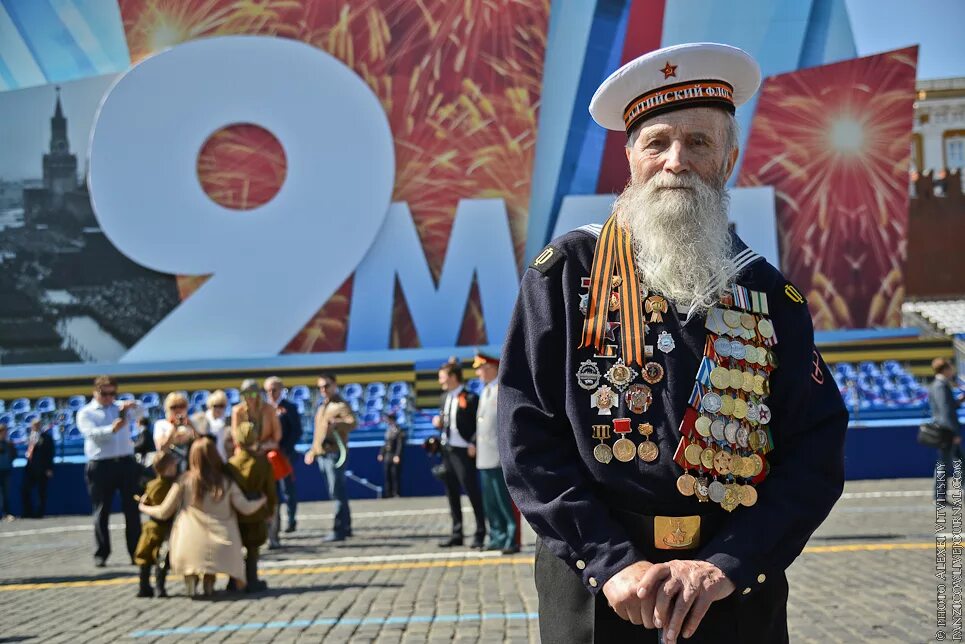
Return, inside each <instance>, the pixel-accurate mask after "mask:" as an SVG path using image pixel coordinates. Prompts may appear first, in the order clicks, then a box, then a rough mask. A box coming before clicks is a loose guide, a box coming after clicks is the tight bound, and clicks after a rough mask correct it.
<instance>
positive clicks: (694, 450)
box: [684, 443, 703, 465]
mask: <svg viewBox="0 0 965 644" xmlns="http://www.w3.org/2000/svg"><path fill="white" fill-rule="evenodd" d="M702 451H703V450H701V449H700V445H698V444H697V443H691V444H690V445H688V446H687V447H685V448H684V460H686V461H687V462H688V463H690V464H691V465H700V453H701V452H702Z"/></svg>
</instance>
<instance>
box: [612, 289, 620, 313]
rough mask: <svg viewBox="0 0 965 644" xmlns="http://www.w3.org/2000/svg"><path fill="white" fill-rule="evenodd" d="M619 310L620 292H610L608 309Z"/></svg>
mask: <svg viewBox="0 0 965 644" xmlns="http://www.w3.org/2000/svg"><path fill="white" fill-rule="evenodd" d="M619 310H620V294H619V293H618V292H616V291H613V292H612V293H610V311H611V312H613V311H619Z"/></svg>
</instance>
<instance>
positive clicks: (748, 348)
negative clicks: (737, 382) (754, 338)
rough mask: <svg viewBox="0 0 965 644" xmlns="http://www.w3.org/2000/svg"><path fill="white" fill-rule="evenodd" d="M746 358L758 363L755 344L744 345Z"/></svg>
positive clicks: (752, 362) (750, 361) (748, 360)
mask: <svg viewBox="0 0 965 644" xmlns="http://www.w3.org/2000/svg"><path fill="white" fill-rule="evenodd" d="M744 360H746V361H747V362H749V363H751V364H757V347H755V346H754V345H753V344H748V345H745V346H744Z"/></svg>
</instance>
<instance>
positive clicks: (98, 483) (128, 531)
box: [86, 456, 141, 559]
mask: <svg viewBox="0 0 965 644" xmlns="http://www.w3.org/2000/svg"><path fill="white" fill-rule="evenodd" d="M137 475H138V472H137V463H136V462H135V461H134V457H133V456H124V457H121V458H111V459H104V460H100V461H89V462H88V463H87V469H86V476H87V491H88V492H89V493H90V502H91V505H92V506H93V507H94V539H95V541H96V544H97V550H95V551H94V556H95V557H99V558H103V559H106V558H107V557H109V556H110V554H111V537H110V532H109V531H108V528H107V520H108V519H109V518H110V515H111V502H112V501H113V500H114V492H120V494H121V509H122V510H123V511H124V528H125V536H126V537H127V552H128V553H129V554H130V555H131V557H132V558H133V557H134V551H135V550H137V540H138V538H139V537H140V536H141V515H140V513H139V512H138V510H137V501H136V500H135V499H134V495H135V494H137Z"/></svg>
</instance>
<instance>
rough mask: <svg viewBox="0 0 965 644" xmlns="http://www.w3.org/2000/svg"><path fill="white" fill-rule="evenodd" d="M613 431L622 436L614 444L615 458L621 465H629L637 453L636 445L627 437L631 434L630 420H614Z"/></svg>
mask: <svg viewBox="0 0 965 644" xmlns="http://www.w3.org/2000/svg"><path fill="white" fill-rule="evenodd" d="M613 431H614V432H615V433H617V434H619V435H620V438H618V439H617V441H616V442H615V443H613V458H615V459H617V460H618V461H620V462H621V463H629V462H630V461H632V460H633V457H634V456H635V455H636V453H637V447H636V445H634V444H633V441H631V440H628V439H627V437H626V434H629V433H630V419H629V418H614V419H613Z"/></svg>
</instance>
